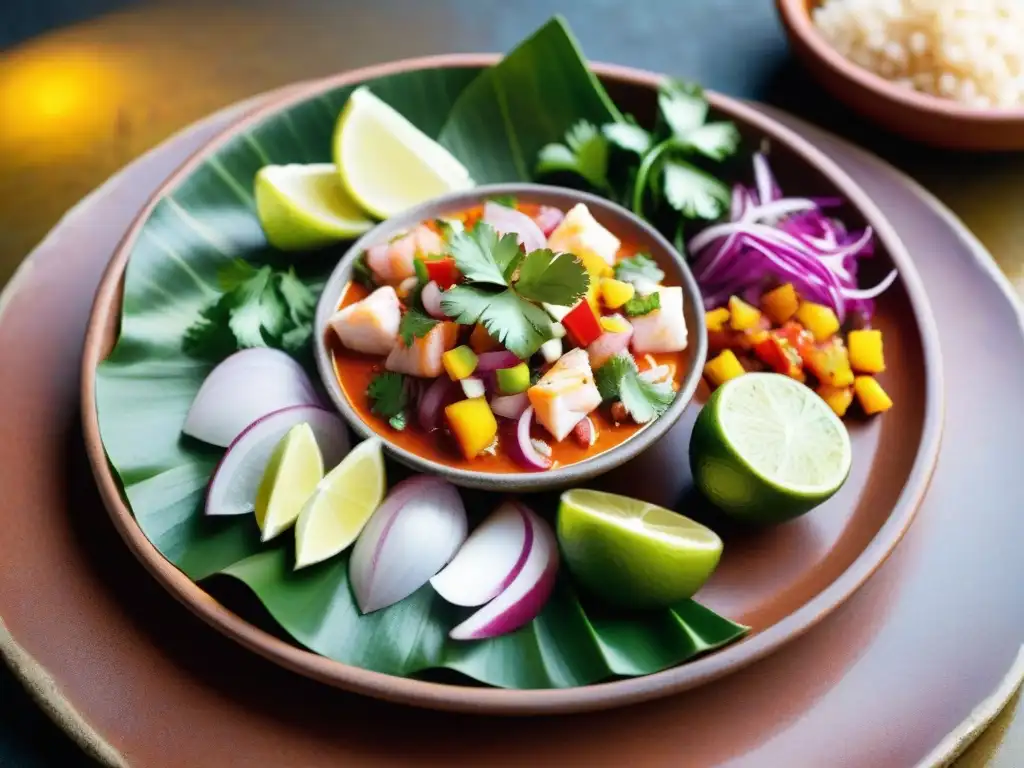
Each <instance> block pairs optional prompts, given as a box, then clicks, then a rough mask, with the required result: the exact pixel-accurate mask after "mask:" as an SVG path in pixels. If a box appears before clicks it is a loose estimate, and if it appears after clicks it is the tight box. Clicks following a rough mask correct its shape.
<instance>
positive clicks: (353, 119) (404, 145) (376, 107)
mask: <svg viewBox="0 0 1024 768" xmlns="http://www.w3.org/2000/svg"><path fill="white" fill-rule="evenodd" d="M334 162H335V164H336V165H337V166H338V170H339V171H340V173H341V179H342V183H344V185H345V188H346V189H347V190H348V192H349V194H350V195H352V197H353V198H354V199H355V200H356V201H357V202H358V203H359V205H361V206H362V207H363V208H364V209H365V210H366V211H369V212H370V213H371V214H373V215H374V216H377V217H379V218H381V219H386V218H388V217H389V216H393V215H395V214H396V213H399V212H400V211H403V210H405V209H406V208H410V207H412V206H414V205H417V204H418V203H422V202H424V201H426V200H430V199H431V198H434V197H437V196H438V195H443V194H445V193H447V192H453V191H455V190H459V189H468V188H469V187H472V186H473V180H472V179H471V178H470V176H469V171H467V170H466V168H465V166H463V165H462V163H460V162H459V161H458V160H456V159H455V157H454V156H453V155H452V154H451V153H450V152H449V151H448V150H447V149H445V148H444V147H442V146H441V145H440V144H438V143H437V142H436V141H434V140H433V139H431V138H430V137H429V136H427V135H426V134H425V133H423V132H422V131H421V130H420V129H419V128H417V127H416V126H415V125H413V124H412V123H410V122H409V121H408V120H407V119H406V118H405V117H404V116H403V115H401V114H400V113H399V112H397V111H396V110H395V109H394V108H393V107H391V106H390V105H389V104H387V103H385V102H383V101H381V100H380V99H379V98H377V97H376V96H374V95H373V93H372V92H371V91H370V90H369V89H368V88H366V87H365V86H364V87H361V88H357V89H356V90H355V91H353V92H352V95H351V96H349V98H348V103H347V104H346V105H345V108H344V109H343V110H342V112H341V116H340V117H339V118H338V125H337V127H336V128H335V130H334Z"/></svg>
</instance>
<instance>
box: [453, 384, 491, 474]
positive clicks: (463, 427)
mask: <svg viewBox="0 0 1024 768" xmlns="http://www.w3.org/2000/svg"><path fill="white" fill-rule="evenodd" d="M444 415H445V416H446V417H447V418H448V426H450V427H451V430H452V434H454V435H455V439H456V440H457V441H458V443H459V447H460V448H461V449H462V453H463V455H464V456H465V457H466V458H467V459H472V458H475V457H476V456H479V455H480V454H481V453H482V452H483V451H484V449H485V448H487V446H489V445H490V444H491V443H492V442H493V441H494V436H495V435H497V434H498V422H497V420H496V419H495V418H494V414H493V413H492V412H491V406H490V405H488V404H487V398H485V397H474V398H472V399H470V400H459V401H458V402H457V403H452V404H451V405H449V406H448V407H447V408H445V409H444Z"/></svg>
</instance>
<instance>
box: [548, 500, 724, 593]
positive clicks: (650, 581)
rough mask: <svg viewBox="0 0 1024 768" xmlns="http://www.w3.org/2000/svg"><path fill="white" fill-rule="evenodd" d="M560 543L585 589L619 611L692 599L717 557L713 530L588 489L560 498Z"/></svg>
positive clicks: (665, 511) (719, 547)
mask: <svg viewBox="0 0 1024 768" xmlns="http://www.w3.org/2000/svg"><path fill="white" fill-rule="evenodd" d="M557 527H558V542H559V545H560V546H561V549H562V554H563V555H564V556H565V562H566V565H568V567H569V570H570V571H571V572H572V574H573V576H574V577H575V578H576V580H577V582H579V583H580V584H581V585H582V586H584V587H586V588H587V589H588V590H589V591H591V592H593V593H594V594H596V595H597V596H599V597H601V598H603V599H604V600H605V601H606V602H608V603H611V604H612V605H615V606H618V607H622V608H634V609H649V608H664V607H668V606H671V605H674V604H676V603H679V602H681V601H683V600H686V599H687V598H689V597H691V596H692V595H693V594H694V593H695V592H696V591H697V590H698V589H700V588H701V586H703V585H704V582H706V581H707V580H708V577H710V576H711V574H712V572H713V571H714V570H715V567H716V566H717V565H718V560H719V558H720V557H721V556H722V540H721V539H720V538H718V536H717V535H716V534H715V532H714V531H712V530H711V529H710V528H706V527H705V526H703V525H701V524H700V523H696V522H694V521H693V520H690V519H689V518H687V517H683V516H682V515H680V514H677V513H675V512H672V511H671V510H668V509H665V508H664V507H659V506H655V505H654V504H648V503H647V502H645V501H640V500H638V499H631V498H629V497H628V496H618V495H616V494H613V493H605V492H603V491H593V490H590V489H587V488H574V489H573V490H570V491H566V492H565V493H563V494H562V499H561V503H560V504H559V506H558V526H557Z"/></svg>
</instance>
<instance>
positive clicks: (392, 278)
mask: <svg viewBox="0 0 1024 768" xmlns="http://www.w3.org/2000/svg"><path fill="white" fill-rule="evenodd" d="M443 250H444V241H443V240H442V239H441V236H440V235H439V234H437V233H436V232H435V231H434V230H432V229H431V228H430V227H428V226H427V225H425V224H419V225H417V226H416V227H414V228H413V229H411V230H410V231H408V232H406V233H405V234H404V235H400V236H398V237H395V238H393V239H392V240H391V241H390V242H387V243H381V244H380V245H374V246H372V247H371V248H368V249H367V250H366V265H367V266H368V267H369V268H370V270H371V271H372V272H373V276H374V278H375V279H376V280H377V282H379V283H390V284H392V285H395V284H397V283H400V282H402V281H403V280H405V279H406V278H407V277H413V276H414V275H415V274H416V267H415V265H414V263H413V261H414V260H415V258H416V257H417V256H419V257H420V258H426V257H427V256H432V255H434V254H438V253H441V252H442V251H443Z"/></svg>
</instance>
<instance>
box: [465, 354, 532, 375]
mask: <svg viewBox="0 0 1024 768" xmlns="http://www.w3.org/2000/svg"><path fill="white" fill-rule="evenodd" d="M521 362H522V361H521V360H520V359H519V358H518V357H516V356H515V355H514V354H513V353H512V352H506V351H505V350H497V351H495V352H484V353H483V354H481V355H478V356H477V358H476V370H477V373H490V372H491V371H497V370H498V369H500V368H514V367H515V366H517V365H519V363H521Z"/></svg>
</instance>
